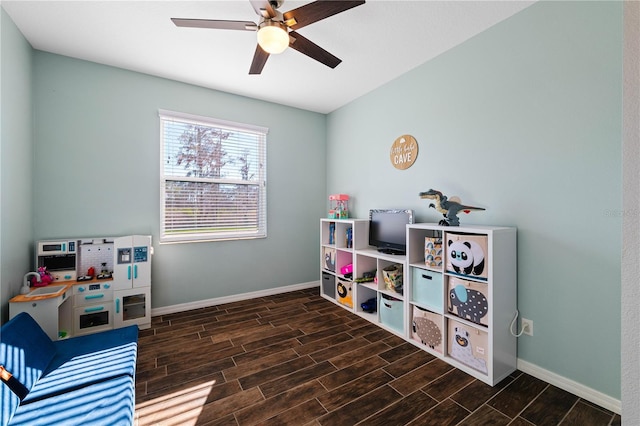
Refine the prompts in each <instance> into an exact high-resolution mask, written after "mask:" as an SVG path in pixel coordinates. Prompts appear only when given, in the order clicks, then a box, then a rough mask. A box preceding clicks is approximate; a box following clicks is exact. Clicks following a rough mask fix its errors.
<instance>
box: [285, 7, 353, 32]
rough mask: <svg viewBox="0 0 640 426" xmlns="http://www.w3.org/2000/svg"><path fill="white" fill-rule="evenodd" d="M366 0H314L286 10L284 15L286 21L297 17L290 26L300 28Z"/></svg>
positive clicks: (295, 28)
mask: <svg viewBox="0 0 640 426" xmlns="http://www.w3.org/2000/svg"><path fill="white" fill-rule="evenodd" d="M364 3H365V2H364V0H359V1H338V0H326V1H322V0H320V1H314V2H313V3H309V4H305V5H304V6H300V7H298V8H296V9H292V10H290V11H288V12H286V13H285V14H284V15H282V16H283V17H284V20H285V22H286V21H288V20H290V19H292V18H293V19H295V20H296V23H295V24H294V25H291V26H290V28H292V29H294V30H299V29H300V28H302V27H304V26H307V25H309V24H313V23H314V22H318V21H320V20H322V19H324V18H328V17H329V16H333V15H336V14H338V13H340V12H344V11H345V10H349V9H351V8H353V7H356V6H360V5H361V4H364Z"/></svg>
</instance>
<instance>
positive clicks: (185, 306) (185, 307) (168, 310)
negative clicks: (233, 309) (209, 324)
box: [151, 281, 320, 316]
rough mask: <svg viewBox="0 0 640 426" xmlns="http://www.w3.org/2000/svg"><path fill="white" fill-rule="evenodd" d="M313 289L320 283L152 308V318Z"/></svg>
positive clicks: (311, 282)
mask: <svg viewBox="0 0 640 426" xmlns="http://www.w3.org/2000/svg"><path fill="white" fill-rule="evenodd" d="M312 287H320V281H310V282H307V283H301V284H294V285H288V286H284V287H274V288H268V289H266V290H258V291H252V292H249V293H241V294H233V295H231V296H223V297H214V298H213V299H206V300H198V301H195V302H188V303H180V304H178V305H171V306H163V307H160V308H152V309H151V316H158V315H167V314H174V313H176V312H183V311H190V310H192V309H200V308H208V307H210V306H216V305H222V304H223V303H231V302H238V301H240V300H247V299H254V298H256V297H264V296H272V295H274V294H280V293H288V292H290V291H297V290H305V289H307V288H312Z"/></svg>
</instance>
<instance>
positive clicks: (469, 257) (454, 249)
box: [444, 232, 489, 281]
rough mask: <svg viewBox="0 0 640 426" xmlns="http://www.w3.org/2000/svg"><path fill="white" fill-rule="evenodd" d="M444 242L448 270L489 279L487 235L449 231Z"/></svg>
mask: <svg viewBox="0 0 640 426" xmlns="http://www.w3.org/2000/svg"><path fill="white" fill-rule="evenodd" d="M444 244H445V265H446V270H447V272H450V273H453V274H455V275H459V276H463V277H470V278H474V279H478V280H483V281H487V277H488V267H487V265H488V264H489V259H487V253H488V241H487V236H486V235H473V234H457V233H453V232H447V233H446V234H445V241H444Z"/></svg>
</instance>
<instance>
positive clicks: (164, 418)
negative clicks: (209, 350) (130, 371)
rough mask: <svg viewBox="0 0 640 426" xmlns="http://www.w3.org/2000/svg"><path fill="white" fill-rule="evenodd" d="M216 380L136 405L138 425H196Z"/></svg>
mask: <svg viewBox="0 0 640 426" xmlns="http://www.w3.org/2000/svg"><path fill="white" fill-rule="evenodd" d="M215 383H216V381H215V380H213V381H210V382H205V383H202V384H199V385H196V386H191V387H189V388H187V389H182V390H180V391H177V392H173V393H169V394H167V395H162V396H160V397H158V398H155V399H152V400H150V401H145V402H143V403H140V404H136V414H135V416H136V425H138V426H146V425H162V426H173V425H195V424H196V423H197V421H198V416H199V415H200V413H201V412H202V407H203V406H204V404H205V403H206V402H207V397H208V396H209V393H210V392H211V388H212V387H213V385H214V384H215Z"/></svg>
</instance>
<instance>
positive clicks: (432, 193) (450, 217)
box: [420, 189, 484, 226]
mask: <svg viewBox="0 0 640 426" xmlns="http://www.w3.org/2000/svg"><path fill="white" fill-rule="evenodd" d="M420 198H422V199H428V200H433V201H434V202H433V203H431V204H429V207H433V208H434V209H436V210H437V211H439V212H440V213H442V216H444V219H442V220H441V221H440V222H439V225H442V226H459V225H460V219H458V213H460V212H464V213H467V214H468V213H469V212H471V211H480V210H484V209H483V208H482V207H474V206H465V205H463V204H460V200H459V199H458V198H457V197H452V198H451V199H448V198H447V196H446V195H444V194H443V193H442V192H440V191H436V190H435V189H430V190H428V191H425V192H421V193H420Z"/></svg>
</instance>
